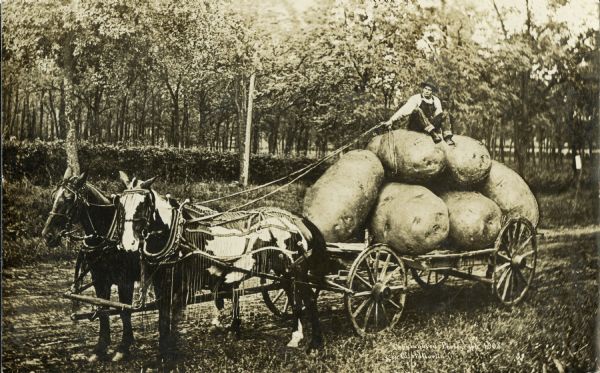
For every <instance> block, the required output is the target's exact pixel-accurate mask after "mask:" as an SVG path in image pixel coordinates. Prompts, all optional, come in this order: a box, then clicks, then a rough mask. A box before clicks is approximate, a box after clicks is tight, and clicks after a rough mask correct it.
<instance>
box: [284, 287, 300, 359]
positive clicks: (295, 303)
mask: <svg viewBox="0 0 600 373" xmlns="http://www.w3.org/2000/svg"><path fill="white" fill-rule="evenodd" d="M284 291H285V294H286V296H287V297H288V300H289V302H290V304H291V307H292V315H293V317H292V320H293V323H294V324H293V328H292V338H291V339H290V341H289V342H288V344H287V346H288V347H293V348H297V347H298V345H299V343H300V341H302V339H304V332H303V328H302V320H301V318H302V302H301V301H300V296H299V293H298V287H297V286H294V287H293V288H292V287H290V286H285V287H284Z"/></svg>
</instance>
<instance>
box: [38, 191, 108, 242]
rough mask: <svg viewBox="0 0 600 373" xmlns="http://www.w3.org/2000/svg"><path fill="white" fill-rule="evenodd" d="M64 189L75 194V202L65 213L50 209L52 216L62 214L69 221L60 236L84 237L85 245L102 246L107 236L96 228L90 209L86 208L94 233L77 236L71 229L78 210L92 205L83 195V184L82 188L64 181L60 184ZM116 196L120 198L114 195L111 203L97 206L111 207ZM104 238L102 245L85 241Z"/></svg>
mask: <svg viewBox="0 0 600 373" xmlns="http://www.w3.org/2000/svg"><path fill="white" fill-rule="evenodd" d="M60 186H61V187H62V188H63V189H66V190H67V191H69V192H71V193H72V194H73V204H72V205H71V206H70V207H69V208H68V209H67V211H66V212H65V213H60V212H56V211H54V209H52V211H50V214H49V215H50V216H60V217H64V218H65V219H66V220H67V223H66V224H65V228H64V229H63V230H61V231H60V232H59V233H58V236H59V237H66V236H69V237H71V238H75V239H82V240H84V246H86V247H88V248H90V249H93V248H95V247H96V246H102V243H104V242H105V241H106V239H107V237H104V236H102V235H100V234H99V233H98V231H97V230H96V226H95V225H94V222H93V220H92V217H91V216H90V212H89V211H88V209H87V208H86V209H85V213H86V216H87V218H88V221H89V223H90V226H91V227H92V230H93V232H94V233H92V234H91V235H89V236H84V237H75V236H73V232H74V231H73V230H71V227H72V226H73V219H74V218H75V215H76V212H77V211H78V210H79V209H80V208H81V207H82V206H84V207H88V206H90V205H92V204H91V203H90V202H88V200H87V199H86V198H85V197H84V196H83V188H84V187H83V186H82V187H80V188H73V187H71V186H70V185H69V183H68V182H64V183H63V184H62V185H60ZM116 198H118V196H113V203H111V204H109V205H97V206H103V207H109V206H115V200H116ZM116 213H117V211H115V214H116ZM98 237H99V238H102V241H103V242H102V243H100V245H96V246H94V247H91V246H89V245H87V244H86V243H85V240H86V239H88V238H98Z"/></svg>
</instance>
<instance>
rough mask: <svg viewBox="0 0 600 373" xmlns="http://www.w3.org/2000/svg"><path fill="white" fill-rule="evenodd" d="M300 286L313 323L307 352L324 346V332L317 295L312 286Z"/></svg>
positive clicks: (303, 300)
mask: <svg viewBox="0 0 600 373" xmlns="http://www.w3.org/2000/svg"><path fill="white" fill-rule="evenodd" d="M298 287H299V291H300V295H301V298H302V302H303V303H304V305H305V307H306V311H307V312H308V317H309V319H310V325H311V339H310V343H309V345H308V350H307V352H311V351H312V350H319V349H321V348H322V347H323V333H322V331H321V322H320V321H319V310H318V307H317V299H316V298H317V297H316V295H315V293H314V292H313V290H312V288H311V287H310V286H308V285H304V284H301V285H299V286H298Z"/></svg>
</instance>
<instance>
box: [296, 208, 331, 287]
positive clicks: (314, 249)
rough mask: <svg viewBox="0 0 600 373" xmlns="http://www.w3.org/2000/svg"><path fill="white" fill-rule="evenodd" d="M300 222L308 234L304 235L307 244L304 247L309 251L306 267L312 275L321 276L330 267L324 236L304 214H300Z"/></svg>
mask: <svg viewBox="0 0 600 373" xmlns="http://www.w3.org/2000/svg"><path fill="white" fill-rule="evenodd" d="M301 222H302V225H303V226H304V227H305V228H306V230H307V231H308V234H305V235H304V236H305V238H306V241H307V244H308V247H307V248H306V249H307V251H308V252H309V253H310V256H309V257H308V269H309V271H310V272H311V273H312V274H313V275H315V276H318V277H323V276H325V275H326V274H328V273H329V269H330V268H331V265H330V261H329V255H328V254H327V242H326V241H325V236H323V233H322V232H321V230H320V229H319V228H318V227H317V226H316V225H315V224H314V223H313V222H312V221H311V220H310V219H309V218H307V217H306V216H302V220H301Z"/></svg>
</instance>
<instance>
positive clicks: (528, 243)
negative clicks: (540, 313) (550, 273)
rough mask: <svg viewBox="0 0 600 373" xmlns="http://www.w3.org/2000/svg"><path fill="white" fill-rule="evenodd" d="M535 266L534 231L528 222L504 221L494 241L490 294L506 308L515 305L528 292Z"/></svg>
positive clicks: (517, 219) (535, 246) (521, 219)
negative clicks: (491, 292) (492, 291)
mask: <svg viewBox="0 0 600 373" xmlns="http://www.w3.org/2000/svg"><path fill="white" fill-rule="evenodd" d="M536 263H537V241H536V232H535V228H534V227H533V225H532V224H531V223H530V222H529V220H527V219H524V218H515V219H511V220H509V221H508V223H507V224H506V225H505V226H504V228H502V230H501V231H500V234H499V235H498V239H497V240H496V252H495V254H494V272H493V279H494V293H495V294H496V296H497V297H498V299H499V300H500V301H501V302H502V303H504V304H507V305H514V304H517V303H519V302H520V301H521V300H523V298H524V297H525V295H526V294H527V291H528V290H529V288H530V286H531V283H532V281H533V277H534V275H535V268H536Z"/></svg>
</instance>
